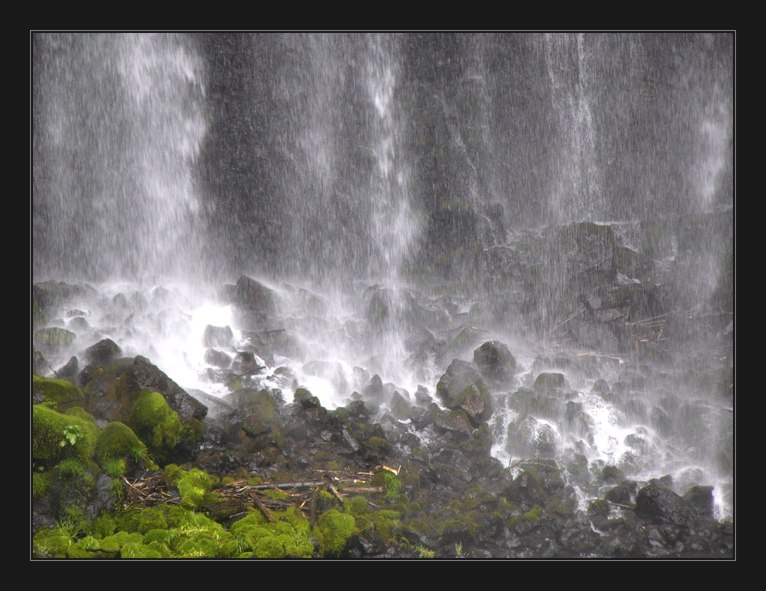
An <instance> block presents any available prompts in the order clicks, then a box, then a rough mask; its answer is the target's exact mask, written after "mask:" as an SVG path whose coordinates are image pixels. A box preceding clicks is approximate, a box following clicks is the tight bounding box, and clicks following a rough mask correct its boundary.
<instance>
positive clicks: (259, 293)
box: [233, 275, 278, 315]
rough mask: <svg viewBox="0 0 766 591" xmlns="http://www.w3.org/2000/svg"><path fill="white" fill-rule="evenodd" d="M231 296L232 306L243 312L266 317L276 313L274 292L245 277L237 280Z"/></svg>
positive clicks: (276, 298) (276, 297)
mask: <svg viewBox="0 0 766 591" xmlns="http://www.w3.org/2000/svg"><path fill="white" fill-rule="evenodd" d="M233 295H234V304H235V305H236V306H237V307H239V308H241V309H243V310H247V311H249V312H256V313H258V314H266V315H270V314H274V313H276V311H277V302H278V296H277V294H276V292H275V291H274V290H272V289H269V288H268V287H266V286H265V285H263V284H262V283H259V282H258V281H256V280H255V279H252V278H250V277H248V276H246V275H242V276H241V277H240V278H239V279H238V280H237V285H236V289H235V290H234V294H233Z"/></svg>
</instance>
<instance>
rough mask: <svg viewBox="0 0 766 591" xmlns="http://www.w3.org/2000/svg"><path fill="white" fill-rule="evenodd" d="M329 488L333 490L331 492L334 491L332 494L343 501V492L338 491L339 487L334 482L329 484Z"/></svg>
mask: <svg viewBox="0 0 766 591" xmlns="http://www.w3.org/2000/svg"><path fill="white" fill-rule="evenodd" d="M327 488H328V489H329V491H330V492H331V493H332V494H333V495H334V496H335V498H336V499H338V500H339V501H340V502H341V503H342V502H343V497H342V496H341V494H340V493H339V492H338V489H337V488H335V485H334V484H328V485H327Z"/></svg>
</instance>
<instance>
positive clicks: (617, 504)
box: [605, 499, 635, 511]
mask: <svg viewBox="0 0 766 591" xmlns="http://www.w3.org/2000/svg"><path fill="white" fill-rule="evenodd" d="M605 501H606V502H607V503H609V504H610V505H615V506H617V507H622V508H623V509H630V510H631V511H633V510H634V509H635V507H634V506H633V505H623V504H622V503H615V502H614V501H610V500H609V499H605Z"/></svg>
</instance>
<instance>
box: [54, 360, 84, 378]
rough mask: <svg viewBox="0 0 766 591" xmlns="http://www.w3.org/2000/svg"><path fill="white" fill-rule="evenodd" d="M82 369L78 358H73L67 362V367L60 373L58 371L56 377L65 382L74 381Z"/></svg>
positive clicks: (61, 368)
mask: <svg viewBox="0 0 766 591" xmlns="http://www.w3.org/2000/svg"><path fill="white" fill-rule="evenodd" d="M79 369H80V364H79V362H78V360H77V357H75V356H72V357H70V358H69V361H67V362H66V364H65V365H63V366H62V367H60V368H59V369H58V371H56V375H57V376H58V377H59V378H62V379H65V380H72V379H74V378H75V376H77V372H78V371H79Z"/></svg>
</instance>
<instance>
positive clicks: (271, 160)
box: [33, 33, 733, 515]
mask: <svg viewBox="0 0 766 591" xmlns="http://www.w3.org/2000/svg"><path fill="white" fill-rule="evenodd" d="M33 47H34V56H33V57H34V59H33V68H34V69H33V82H34V104H33V109H34V131H33V140H34V153H33V156H34V160H33V182H34V186H33V191H34V195H33V233H34V234H33V246H34V253H33V254H34V257H33V271H34V281H35V282H39V281H42V280H45V279H56V280H65V281H68V282H75V281H83V280H84V281H90V282H106V283H103V284H98V285H97V286H96V287H97V289H96V291H97V292H98V295H93V294H91V295H89V296H88V298H90V299H88V298H85V299H84V301H82V302H78V303H77V306H75V305H74V304H72V303H68V304H67V305H63V304H62V306H61V307H60V309H57V310H55V312H52V313H51V316H50V318H48V319H47V320H48V321H49V322H50V325H51V326H56V327H61V328H66V329H67V330H72V331H74V332H76V333H77V335H76V340H75V341H74V342H73V343H72V345H71V346H70V347H69V348H66V349H64V350H60V351H51V352H49V353H48V361H49V362H50V363H51V365H52V366H54V367H55V366H56V365H57V364H59V363H63V362H65V361H66V360H67V358H68V356H70V355H73V354H79V353H80V352H81V351H82V350H83V349H84V348H85V347H87V346H89V345H90V344H92V343H93V342H95V341H96V340H98V339H100V338H103V337H105V336H109V337H111V338H113V339H115V340H117V341H118V342H119V343H120V345H121V346H122V347H123V350H124V352H125V354H130V355H136V354H143V355H147V356H149V357H150V358H151V359H152V360H153V361H154V362H156V363H157V364H158V365H159V366H160V367H161V368H162V369H164V370H165V371H166V372H167V373H168V374H169V375H171V377H173V379H175V380H176V381H178V382H179V383H180V384H181V385H182V386H184V387H188V388H194V389H198V390H204V391H206V392H207V393H212V394H216V395H220V396H226V395H227V394H228V393H229V388H228V387H227V386H226V384H225V383H224V382H223V381H222V380H221V379H220V375H221V372H217V370H216V369H215V368H213V367H211V365H210V364H209V363H208V362H207V361H206V360H205V355H206V347H205V346H203V344H202V335H203V333H204V331H205V328H206V326H207V325H208V324H211V325H214V326H230V327H231V328H232V329H233V330H232V341H231V343H229V344H227V345H226V352H227V353H228V354H230V355H232V356H233V355H235V354H236V353H237V352H238V351H240V350H242V349H245V348H247V347H248V346H250V345H252V342H253V341H252V339H253V332H255V333H256V334H255V336H256V337H258V335H259V334H260V335H261V336H262V335H263V334H272V333H274V334H284V335H286V336H285V342H286V343H287V344H288V345H289V346H285V347H284V348H282V349H280V350H278V351H276V352H275V353H274V355H273V356H271V357H269V359H268V363H267V361H266V359H265V358H266V357H268V356H267V355H264V358H261V357H259V362H262V363H263V365H268V367H267V368H266V369H265V370H264V372H263V374H262V375H259V376H256V377H254V378H252V379H251V383H250V385H252V386H253V387H262V386H266V387H278V388H281V389H282V390H283V392H284V393H285V395H286V399H287V400H288V401H289V400H290V396H291V394H292V391H293V390H294V386H295V385H296V384H298V385H303V386H308V387H309V388H310V389H311V390H312V392H314V393H315V394H317V395H319V397H320V398H321V400H322V402H323V404H325V405H326V406H329V407H334V406H338V405H341V404H345V403H347V402H348V400H349V399H350V397H353V396H356V397H357V398H358V397H361V396H362V395H361V394H360V392H363V391H364V389H365V387H366V386H368V385H369V383H370V380H371V378H372V375H374V374H375V373H378V374H379V375H380V377H381V380H382V382H383V383H384V384H385V383H386V382H390V384H386V385H387V386H390V387H391V389H396V391H397V392H401V393H402V395H406V396H405V397H407V398H409V401H410V402H412V400H413V397H412V396H410V395H411V394H413V393H414V391H415V389H416V388H417V387H418V386H422V388H421V389H420V396H421V403H424V401H430V400H434V401H437V402H439V401H438V399H437V398H436V397H435V396H432V395H433V393H434V390H435V386H436V382H437V381H438V379H439V377H440V376H441V374H443V372H444V371H445V369H446V367H447V366H448V365H449V364H450V362H451V361H452V360H453V359H464V360H471V359H472V353H473V350H474V349H475V348H476V347H477V346H478V345H480V344H481V343H482V342H484V341H486V340H490V339H493V338H494V339H499V340H503V341H505V342H506V343H507V344H508V346H509V348H510V349H511V350H512V351H513V353H514V355H515V356H516V358H517V362H518V371H517V374H516V376H515V377H514V378H513V379H512V380H509V381H508V383H505V384H503V385H502V387H498V388H497V391H495V392H494V393H493V395H494V396H495V402H496V408H495V414H494V415H493V418H492V421H491V426H492V434H493V437H494V446H493V454H494V455H495V456H496V457H498V458H500V459H502V460H503V461H504V462H506V465H507V462H509V461H512V460H513V459H514V458H516V459H517V458H518V457H519V456H520V455H521V454H522V451H524V453H526V449H525V448H524V446H523V445H520V446H519V447H514V446H515V445H517V441H515V440H514V439H513V434H514V431H513V429H514V428H515V427H517V426H518V423H519V422H520V421H522V420H525V419H526V417H524V416H522V414H520V413H522V412H527V410H528V409H527V410H522V411H520V410H519V405H518V404H516V402H518V400H519V399H521V398H523V397H524V396H530V394H529V393H530V391H534V383H535V380H536V378H537V376H538V375H539V374H540V373H542V372H546V371H547V372H561V373H564V374H565V376H566V380H567V383H568V384H569V386H571V389H568V390H567V391H566V396H568V397H569V398H567V399H566V400H564V401H563V402H562V400H563V399H562V400H556V401H555V402H556V404H557V406H556V408H557V409H558V410H555V411H547V410H546V411H539V409H538V410H537V411H535V412H529V413H528V414H529V419H528V420H527V421H526V423H524V425H523V427H524V428H525V429H527V431H525V433H527V432H528V433H531V439H533V440H537V441H539V440H540V439H545V440H546V444H550V445H547V447H546V448H545V451H544V453H543V455H545V454H550V455H552V456H553V457H555V459H556V460H557V461H558V462H559V463H560V464H561V465H564V466H569V465H571V464H573V463H576V462H579V461H584V462H586V465H587V469H588V470H589V471H590V472H593V473H595V472H598V470H600V468H601V467H603V466H604V465H618V466H620V467H621V468H622V469H623V470H624V471H625V473H626V475H627V476H628V477H630V478H633V479H636V480H642V481H643V480H648V479H650V478H655V477H658V476H662V475H663V474H671V475H673V476H674V478H675V481H676V486H677V489H678V490H679V491H680V490H681V489H682V488H683V487H686V486H688V485H691V484H693V483H698V484H711V485H714V486H715V487H716V502H717V508H718V510H719V515H727V514H730V512H731V504H732V503H731V494H730V489H731V484H732V472H733V466H732V458H731V456H732V453H733V441H732V437H731V433H732V428H733V421H732V415H731V413H730V412H729V411H730V408H729V407H730V405H731V389H730V384H731V368H732V365H733V361H732V358H731V352H730V349H731V343H732V341H733V337H732V335H731V330H730V328H727V324H729V325H730V318H731V308H732V264H733V257H732V250H733V244H732V240H731V236H732V225H733V216H732V213H731V207H732V204H733V193H732V184H733V183H732V179H733V171H732V149H733V145H732V144H733V120H732V119H733V117H732V115H733V105H732V96H731V95H732V88H733V72H732V69H731V59H730V57H731V53H732V51H733V48H732V44H731V40H730V39H729V38H728V37H726V36H724V35H719V36H715V35H713V36H706V35H652V34H646V35H602V34H568V33H567V34H562V33H552V34H545V35H537V34H496V35H464V34H423V35H420V34H411V35H410V34H407V35H386V34H354V35H352V34H200V35H161V34H111V35H110V34H39V35H35V37H34V45H33ZM573 222H595V223H593V224H591V223H588V224H579V225H573ZM242 274H247V275H250V276H253V277H255V278H256V279H258V280H259V281H260V282H261V283H262V285H263V286H265V287H267V288H268V289H270V290H272V291H273V293H274V294H275V299H276V300H277V301H278V305H277V306H276V312H273V313H271V314H269V315H266V316H267V318H266V319H264V318H262V317H261V316H258V315H256V316H254V317H249V318H248V317H247V315H246V314H240V313H239V312H241V311H238V310H236V306H235V305H233V304H232V303H231V301H230V300H226V299H225V298H222V296H221V294H222V293H226V289H227V288H226V286H225V285H224V284H228V283H231V282H233V281H236V280H237V278H238V277H239V276H240V275H242ZM222 286H223V287H222ZM89 293H90V292H89ZM625 294H627V296H626V295H625ZM610 298H612V300H615V302H616V303H614V302H612V300H610ZM620 298H622V299H621V300H620ZM618 300H619V301H618ZM610 302H612V303H610ZM35 328H38V327H37V326H36V327H35ZM248 335H249V336H248ZM248 339H250V340H248ZM222 347H223V346H222ZM727 347H728V349H727ZM280 367H281V368H282V369H283V370H284V369H285V368H287V370H289V371H282V372H281V373H280V372H277V369H278V368H280ZM288 373H289V375H291V376H293V378H294V381H290V380H287V379H285V378H283V377H282V376H283V375H287V374H288ZM598 380H604V381H605V382H606V383H607V385H608V386H609V389H608V390H604V389H603V388H602V386H600V385H598V384H599V382H598ZM599 388H601V389H599ZM570 403H571V404H570ZM514 405H515V406H514ZM388 411H390V409H388V408H387V407H386V406H385V404H384V405H383V406H382V407H381V415H383V414H384V413H386V412H388ZM519 431H520V429H517V431H516V432H517V433H518V432H519ZM509 434H510V435H509ZM526 444H529V441H527V442H526ZM526 444H525V445H526ZM530 445H531V444H530ZM532 447H534V446H532ZM522 448H524V449H522ZM530 449H531V448H530ZM529 453H532V452H529ZM567 469H568V468H567ZM570 483H571V484H573V485H575V486H576V487H577V488H578V491H579V494H580V498H581V500H582V501H583V504H584V503H585V502H586V501H587V500H588V499H590V498H592V496H593V495H601V494H602V493H603V490H598V489H597V486H596V485H592V483H590V482H585V483H583V482H579V481H577V480H576V478H575V477H574V476H572V479H571V482H570Z"/></svg>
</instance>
